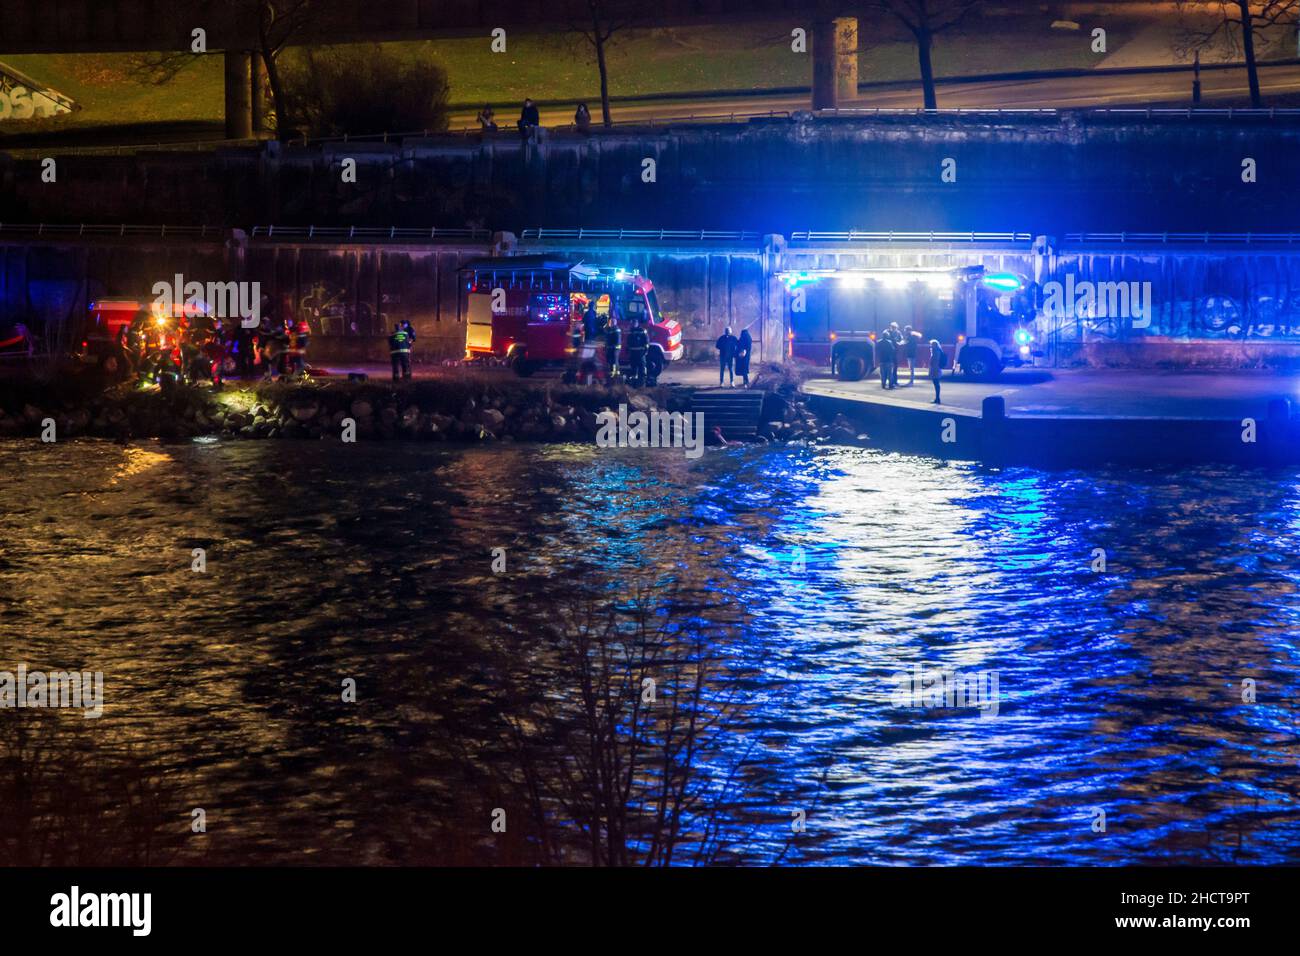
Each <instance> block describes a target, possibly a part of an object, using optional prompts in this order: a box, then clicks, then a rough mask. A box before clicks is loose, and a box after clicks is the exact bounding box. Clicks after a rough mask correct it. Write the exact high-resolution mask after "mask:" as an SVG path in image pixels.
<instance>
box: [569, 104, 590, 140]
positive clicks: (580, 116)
mask: <svg viewBox="0 0 1300 956" xmlns="http://www.w3.org/2000/svg"><path fill="white" fill-rule="evenodd" d="M573 125H574V126H576V127H578V132H579V133H588V132H590V131H591V110H589V109H587V104H586V103H579V104H578V109H577V111H576V112H574V114H573Z"/></svg>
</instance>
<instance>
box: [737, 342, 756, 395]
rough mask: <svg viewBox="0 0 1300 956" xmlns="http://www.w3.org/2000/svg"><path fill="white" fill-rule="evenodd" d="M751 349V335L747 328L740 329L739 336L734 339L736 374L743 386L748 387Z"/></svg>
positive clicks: (752, 346) (752, 347)
mask: <svg viewBox="0 0 1300 956" xmlns="http://www.w3.org/2000/svg"><path fill="white" fill-rule="evenodd" d="M753 351H754V338H753V336H751V335H750V334H749V329H747V328H746V329H741V330H740V338H738V339H737V340H736V374H737V375H739V376H740V381H741V384H742V385H743V386H744V387H745V388H749V357H750V355H751V354H753Z"/></svg>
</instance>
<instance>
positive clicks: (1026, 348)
mask: <svg viewBox="0 0 1300 956" xmlns="http://www.w3.org/2000/svg"><path fill="white" fill-rule="evenodd" d="M1020 354H1021V355H1028V354H1029V346H1028V345H1022V346H1020Z"/></svg>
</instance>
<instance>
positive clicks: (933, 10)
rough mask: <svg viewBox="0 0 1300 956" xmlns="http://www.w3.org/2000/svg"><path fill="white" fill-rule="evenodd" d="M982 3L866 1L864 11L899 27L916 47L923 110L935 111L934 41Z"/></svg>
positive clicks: (971, 0)
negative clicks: (878, 13) (883, 15)
mask: <svg viewBox="0 0 1300 956" xmlns="http://www.w3.org/2000/svg"><path fill="white" fill-rule="evenodd" d="M981 2H982V0H867V4H866V6H867V8H868V9H874V10H879V11H881V12H883V13H886V14H888V15H889V16H892V17H893V18H894V19H895V20H897V21H898V22H899V23H901V24H902V25H903V26H904V27H905V28H906V29H907V31H908V32H909V33H911V34H912V39H913V41H914V42H915V43H916V55H917V60H918V61H919V63H920V67H921V89H922V91H923V93H924V95H925V108H926V109H927V110H932V109H935V108H936V103H937V100H936V97H935V94H934V66H933V64H932V63H931V58H930V55H931V51H932V49H933V47H934V38H935V37H936V36H938V35H939V34H940V33H942V32H944V31H945V30H949V29H951V28H952V27H955V26H957V25H958V24H959V23H961V22H962V21H963V20H965V19H966V17H967V16H969V15H970V14H971V13H972V12H973V11H974V10H975V9H976V8H977V7H978V6H979V5H980V4H981Z"/></svg>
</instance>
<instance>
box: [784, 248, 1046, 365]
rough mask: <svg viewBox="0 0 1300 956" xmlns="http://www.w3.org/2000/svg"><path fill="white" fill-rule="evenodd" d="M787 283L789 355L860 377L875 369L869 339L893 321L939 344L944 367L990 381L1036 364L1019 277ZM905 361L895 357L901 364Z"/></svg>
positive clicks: (804, 276)
mask: <svg viewBox="0 0 1300 956" xmlns="http://www.w3.org/2000/svg"><path fill="white" fill-rule="evenodd" d="M779 275H780V277H781V279H782V281H783V282H784V283H785V287H786V292H787V294H786V312H787V314H786V318H787V328H788V329H789V332H788V333H787V334H788V342H787V354H788V355H789V357H790V358H792V359H796V360H803V361H807V362H811V363H813V364H816V365H818V366H820V367H826V366H829V367H830V369H831V374H833V375H837V376H838V377H839V378H841V379H843V380H845V381H857V380H858V379H861V378H863V377H865V376H866V375H869V374H870V373H871V371H872V370H873V369H875V368H876V366H877V364H878V363H877V361H876V351H875V343H876V339H877V338H878V337H879V336H880V334H881V333H882V332H883V331H884V330H885V329H887V328H889V325H890V323H891V322H897V323H898V327H899V328H900V329H902V328H905V327H906V326H908V325H910V326H911V327H912V328H913V329H915V330H916V331H917V332H920V333H921V336H922V343H921V348H920V350H919V358H918V362H919V363H920V364H921V365H924V364H926V362H927V355H928V350H927V349H926V343H928V342H929V341H930V340H931V339H938V340H939V343H940V344H941V345H942V346H943V350H944V352H945V353H946V354H947V357H948V365H949V367H955V368H957V369H960V371H961V373H962V374H963V375H964V376H965V377H966V378H969V379H974V380H978V381H990V380H992V379H995V378H997V377H998V375H1000V374H1001V373H1002V370H1003V369H1004V368H1006V367H1007V366H1020V365H1031V364H1033V360H1034V358H1036V357H1038V356H1041V355H1042V354H1043V353H1042V350H1041V349H1040V348H1038V347H1037V346H1036V343H1037V338H1038V336H1037V333H1036V325H1037V323H1036V321H1035V315H1036V313H1035V309H1034V306H1033V302H1032V298H1031V296H1030V295H1029V291H1028V282H1027V281H1026V280H1025V279H1024V277H1022V276H1019V275H1016V274H1014V273H1010V272H988V271H987V270H986V269H985V268H984V267H983V266H965V267H960V268H953V269H942V268H936V269H907V268H898V269H812V270H802V271H795V270H791V271H786V272H782V273H780V274H779ZM900 364H901V359H900Z"/></svg>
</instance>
